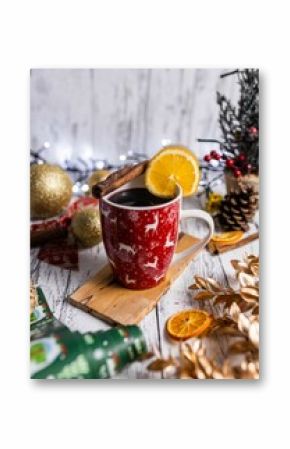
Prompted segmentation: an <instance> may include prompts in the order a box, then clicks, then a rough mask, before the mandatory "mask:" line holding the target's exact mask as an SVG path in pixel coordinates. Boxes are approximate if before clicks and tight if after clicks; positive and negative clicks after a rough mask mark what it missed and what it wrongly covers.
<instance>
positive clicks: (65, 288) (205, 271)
mask: <svg viewBox="0 0 290 449" xmlns="http://www.w3.org/2000/svg"><path fill="white" fill-rule="evenodd" d="M183 208H185V209H189V208H201V204H200V200H199V199H198V198H191V199H188V200H186V201H184V204H183ZM202 226H203V225H202V224H201V223H199V221H193V220H188V221H187V222H186V223H185V225H184V226H183V227H182V230H185V231H186V232H188V233H192V234H194V235H197V236H198V235H202V233H203V231H204V229H203V227H202ZM257 227H258V225H257V223H255V224H253V225H251V230H250V232H253V231H254V230H256V229H257ZM38 251H39V249H38V248H35V249H32V250H31V279H32V281H33V282H34V283H37V284H38V285H39V286H41V287H42V289H43V291H44V293H45V295H46V298H47V300H48V302H49V305H50V307H51V309H52V311H53V313H54V314H55V316H56V317H57V318H58V319H60V320H61V321H62V322H63V323H64V324H65V325H67V326H68V327H69V328H70V329H71V330H77V331H80V332H87V331H98V330H100V329H108V328H109V327H110V326H109V325H108V324H106V323H105V322H103V321H101V320H99V319H97V318H94V317H92V316H90V315H89V314H87V313H85V312H82V311H81V310H79V309H77V308H75V307H73V306H71V305H70V304H68V302H67V301H66V297H67V296H68V295H69V294H70V293H72V292H73V291H74V290H75V289H76V288H77V287H78V286H79V285H81V284H82V283H83V282H84V281H85V280H86V279H88V278H89V277H91V276H93V275H94V274H95V273H96V272H97V271H98V270H99V269H100V268H101V267H102V266H103V265H104V264H106V255H105V252H104V249H103V245H102V244H100V245H99V246H96V247H94V248H91V249H86V250H81V251H80V253H79V271H69V270H65V269H62V268H58V267H56V266H53V265H49V264H47V263H44V262H41V261H39V260H38V258H37V253H38ZM258 251H259V242H258V241H257V240H256V241H254V242H252V243H250V244H248V245H246V246H244V247H242V248H238V249H236V250H233V251H230V252H227V253H224V254H222V255H218V256H212V255H211V254H210V253H209V252H208V251H206V250H203V252H202V253H201V254H200V255H199V256H198V257H197V259H196V260H194V261H193V262H192V263H191V264H190V266H189V267H188V268H187V269H186V271H185V272H184V273H183V274H182V275H181V277H180V278H179V279H178V280H177V281H176V282H175V283H174V284H173V285H172V286H171V288H170V290H169V291H168V292H167V293H166V294H165V295H164V296H163V297H162V298H161V300H160V302H159V303H158V305H157V307H156V308H155V309H154V310H152V311H151V312H150V313H149V314H148V315H147V316H146V317H145V318H144V319H143V321H142V322H141V323H140V327H141V328H142V330H143V332H144V334H145V336H146V339H147V342H148V344H149V345H150V346H152V347H153V348H155V350H156V351H159V352H160V354H161V355H162V356H163V357H167V356H168V355H169V354H174V353H175V352H176V351H177V350H178V346H176V345H173V344H172V343H171V342H170V341H169V340H168V339H167V337H166V332H165V330H164V328H165V322H166V320H167V318H168V317H169V316H170V315H171V314H173V313H175V312H177V311H180V310H182V309H188V308H192V307H195V308H200V304H199V303H197V302H194V301H193V300H192V297H193V293H192V292H191V291H189V290H188V286H189V285H190V284H192V283H193V277H194V275H200V276H203V277H213V278H214V279H216V280H217V281H219V282H221V283H222V284H224V285H231V286H234V285H235V282H236V281H235V278H234V276H233V274H234V273H233V270H232V267H231V264H230V261H231V260H232V259H241V258H243V256H244V255H245V253H248V254H255V255H258ZM210 312H212V313H214V314H218V313H219V309H218V306H217V308H215V309H214V308H212V309H210ZM220 350H221V351H222V347H221V348H220ZM146 365H148V361H144V362H135V363H133V364H132V365H131V366H130V367H128V368H127V369H126V370H124V371H123V372H122V373H121V374H120V375H119V376H118V378H125V379H126V378H129V379H136V378H138V379H139V378H160V377H161V375H160V374H159V373H149V372H148V371H147V369H146Z"/></svg>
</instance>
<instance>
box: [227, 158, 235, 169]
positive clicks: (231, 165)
mask: <svg viewBox="0 0 290 449" xmlns="http://www.w3.org/2000/svg"><path fill="white" fill-rule="evenodd" d="M234 165H235V161H234V160H233V159H228V160H227V162H226V166H227V167H228V168H232V167H233V166H234Z"/></svg>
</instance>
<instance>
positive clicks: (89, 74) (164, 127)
mask: <svg viewBox="0 0 290 449" xmlns="http://www.w3.org/2000/svg"><path fill="white" fill-rule="evenodd" d="M229 70H231V69H230V68H226V69H223V68H221V69H33V70H31V91H30V94H31V113H30V119H31V148H32V149H33V150H38V149H39V148H41V147H43V146H46V147H47V148H49V149H48V150H47V151H46V152H45V158H46V159H47V160H48V161H49V162H57V163H60V164H62V163H63V162H64V161H65V160H68V159H76V158H82V159H89V158H96V159H105V160H108V161H110V162H111V163H114V164H116V163H118V161H120V160H121V161H122V160H124V155H126V154H128V152H129V153H130V152H134V153H135V152H138V153H145V154H147V155H148V156H151V155H153V154H154V153H155V152H156V151H157V150H158V149H160V147H162V146H164V145H166V144H168V143H181V144H184V145H187V146H189V147H190V148H191V149H192V150H193V151H194V152H196V153H197V154H198V156H199V157H202V156H203V155H204V154H205V153H207V152H208V151H209V150H211V149H215V145H213V144H208V143H198V142H197V141H196V139H197V138H219V137H220V130H219V125H218V107H217V105H216V91H217V90H219V91H220V92H222V93H225V94H226V95H227V97H228V98H229V99H231V100H232V101H233V102H236V101H237V97H238V85H237V77H232V76H229V77H225V78H222V79H221V78H220V75H221V74H222V73H225V72H227V71H229Z"/></svg>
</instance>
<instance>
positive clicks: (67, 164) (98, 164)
mask: <svg viewBox="0 0 290 449" xmlns="http://www.w3.org/2000/svg"><path fill="white" fill-rule="evenodd" d="M170 143H172V142H171V141H170V140H169V139H163V140H162V141H161V145H162V147H164V146H166V145H169V144H170ZM51 148H52V146H51V144H50V142H48V141H45V142H44V143H43V144H42V146H41V147H40V148H38V149H37V150H30V164H45V163H49V159H50V158H49V157H48V156H49V151H50V149H51ZM146 159H148V155H147V154H145V153H142V152H134V151H128V152H127V153H123V154H121V155H119V158H118V160H117V161H116V162H114V163H112V162H111V161H109V160H107V159H99V158H94V157H87V158H82V157H77V158H75V159H65V160H64V161H62V162H61V163H60V164H59V165H60V166H61V168H63V169H64V170H66V171H67V172H68V173H69V174H70V176H71V178H72V179H73V182H74V185H73V193H74V195H76V196H81V195H84V194H86V193H87V192H88V191H89V185H88V183H87V180H88V178H89V176H90V175H91V173H93V172H94V171H96V170H111V171H113V170H117V169H118V168H121V167H123V166H125V165H133V164H136V163H138V162H141V161H144V160H146ZM199 164H200V167H201V179H200V183H199V190H198V195H201V194H203V193H204V192H209V191H211V190H212V189H213V188H214V187H216V186H217V185H219V184H221V183H222V182H223V172H224V167H223V165H222V164H214V163H212V164H206V163H204V160H203V159H200V160H199Z"/></svg>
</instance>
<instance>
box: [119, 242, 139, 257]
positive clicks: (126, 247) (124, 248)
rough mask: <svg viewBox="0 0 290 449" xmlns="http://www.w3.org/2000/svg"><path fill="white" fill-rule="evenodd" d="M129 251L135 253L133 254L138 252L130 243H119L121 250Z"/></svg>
mask: <svg viewBox="0 0 290 449" xmlns="http://www.w3.org/2000/svg"><path fill="white" fill-rule="evenodd" d="M122 250H124V251H127V253H128V254H133V256H134V255H135V254H136V250H135V249H134V248H133V247H132V246H130V245H126V244H125V243H121V242H120V243H119V251H122Z"/></svg>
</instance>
